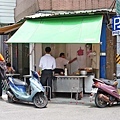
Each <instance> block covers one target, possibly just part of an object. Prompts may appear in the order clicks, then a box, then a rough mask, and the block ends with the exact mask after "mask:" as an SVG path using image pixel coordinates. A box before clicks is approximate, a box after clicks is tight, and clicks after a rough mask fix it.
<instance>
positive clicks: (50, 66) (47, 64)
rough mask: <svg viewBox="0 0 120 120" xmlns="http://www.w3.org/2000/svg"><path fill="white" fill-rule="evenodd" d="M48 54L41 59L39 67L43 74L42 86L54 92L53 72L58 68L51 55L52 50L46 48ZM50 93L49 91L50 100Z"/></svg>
mask: <svg viewBox="0 0 120 120" xmlns="http://www.w3.org/2000/svg"><path fill="white" fill-rule="evenodd" d="M45 52H46V54H45V55H44V56H42V57H41V59H40V63H39V67H40V68H41V69H42V72H41V84H42V85H43V86H50V87H51V91H52V79H53V70H54V69H55V68H56V62H55V58H54V57H53V56H51V55H50V52H51V48H50V47H46V48H45ZM51 93H52V92H51ZM49 95H50V91H48V100H49V99H50V98H49V97H50V96H49Z"/></svg>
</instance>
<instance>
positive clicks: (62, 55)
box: [54, 53, 77, 75]
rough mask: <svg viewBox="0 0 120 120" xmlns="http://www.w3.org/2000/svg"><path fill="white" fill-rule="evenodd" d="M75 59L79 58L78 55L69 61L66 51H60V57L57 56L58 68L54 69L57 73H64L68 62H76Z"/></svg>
mask: <svg viewBox="0 0 120 120" xmlns="http://www.w3.org/2000/svg"><path fill="white" fill-rule="evenodd" d="M75 60H77V57H76V58H74V59H72V60H70V61H69V60H67V59H66V58H65V53H60V55H59V57H58V58H56V68H55V70H54V71H55V73H58V74H60V75H64V67H65V66H66V65H67V64H70V63H72V62H74V61H75Z"/></svg>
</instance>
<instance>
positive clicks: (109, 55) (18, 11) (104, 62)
mask: <svg viewBox="0 0 120 120" xmlns="http://www.w3.org/2000/svg"><path fill="white" fill-rule="evenodd" d="M114 7H115V0H87V1H86V0H34V1H33V0H16V8H15V21H16V22H18V21H20V20H21V19H23V18H24V17H25V16H29V15H33V14H35V13H39V12H44V13H50V12H63V13H64V12H71V11H72V12H74V11H89V10H90V11H94V10H96V11H97V10H100V9H102V10H105V11H106V12H105V13H104V12H103V15H105V20H104V24H103V28H104V29H103V30H102V31H104V32H102V33H103V35H102V38H101V40H102V41H101V42H102V43H103V44H102V45H101V47H100V51H101V53H105V56H101V57H100V65H101V73H100V74H101V77H106V78H112V74H113V73H114V72H116V62H115V56H116V47H115V46H116V38H115V37H112V32H111V31H110V29H109V27H108V21H107V20H109V18H111V17H112V15H111V13H109V10H111V11H112V10H114ZM113 13H115V12H113ZM113 15H114V14H113ZM24 46H25V45H22V44H21V47H20V46H19V45H18V47H20V48H21V50H22V49H26V48H25V47H24ZM44 47H45V46H43V48H44ZM37 49H38V48H37ZM65 49H66V48H65ZM27 51H28V50H27ZM38 51H39V52H40V51H41V49H39V50H38ZM15 54H16V53H15ZM20 54H21V56H22V57H20V58H23V59H24V57H25V55H23V54H22V52H21V53H20ZM36 54H37V53H36ZM41 54H42V53H41ZM27 59H29V57H27ZM36 59H37V61H36V64H38V60H39V57H38V58H36ZM18 63H19V62H18ZM27 63H28V62H27ZM20 64H21V62H20ZM18 66H21V65H18ZM19 69H20V70H21V69H22V68H19ZM26 69H27V68H26Z"/></svg>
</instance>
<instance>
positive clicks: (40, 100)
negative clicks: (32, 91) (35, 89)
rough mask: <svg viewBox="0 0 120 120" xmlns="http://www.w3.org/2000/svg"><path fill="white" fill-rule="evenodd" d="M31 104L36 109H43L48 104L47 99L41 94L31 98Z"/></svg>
mask: <svg viewBox="0 0 120 120" xmlns="http://www.w3.org/2000/svg"><path fill="white" fill-rule="evenodd" d="M33 103H34V105H35V107H37V108H45V107H46V106H47V104H48V99H47V97H46V96H45V95H44V94H43V93H38V94H36V95H35V97H34V98H33Z"/></svg>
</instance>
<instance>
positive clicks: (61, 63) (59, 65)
mask: <svg viewBox="0 0 120 120" xmlns="http://www.w3.org/2000/svg"><path fill="white" fill-rule="evenodd" d="M68 63H69V60H67V59H65V58H62V57H58V58H56V68H61V69H64V65H67V64H68Z"/></svg>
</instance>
